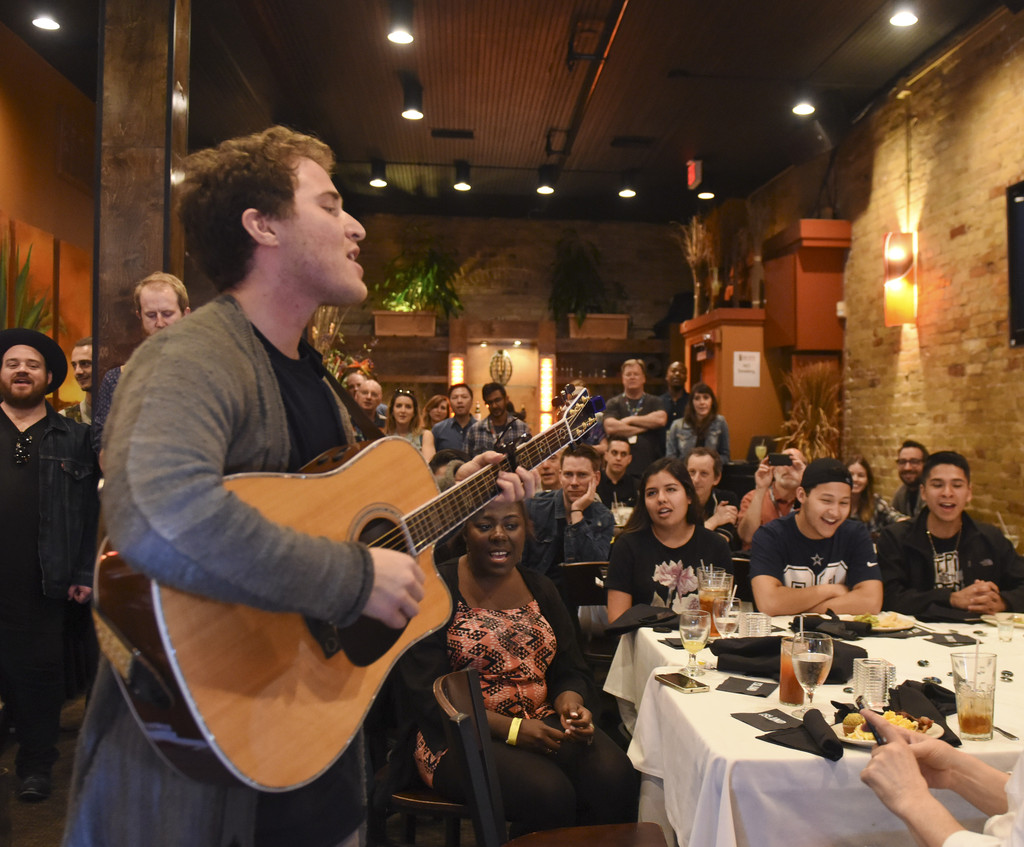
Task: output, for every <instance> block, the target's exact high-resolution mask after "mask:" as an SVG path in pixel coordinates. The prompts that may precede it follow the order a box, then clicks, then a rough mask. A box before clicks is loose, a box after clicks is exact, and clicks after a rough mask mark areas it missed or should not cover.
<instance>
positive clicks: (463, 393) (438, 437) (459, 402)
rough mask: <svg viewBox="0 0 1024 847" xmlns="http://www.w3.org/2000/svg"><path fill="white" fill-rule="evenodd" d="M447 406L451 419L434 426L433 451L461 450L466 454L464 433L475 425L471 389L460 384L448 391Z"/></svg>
mask: <svg viewBox="0 0 1024 847" xmlns="http://www.w3.org/2000/svg"><path fill="white" fill-rule="evenodd" d="M448 405H449V406H451V409H452V417H450V418H445V419H444V420H443V421H441V422H440V423H436V424H434V428H433V430H432V431H433V434H434V449H435V450H462V451H463V452H466V433H467V432H468V431H469V428H470V427H471V426H472V425H473V424H474V423H476V421H475V420H474V418H473V389H472V388H470V387H469V386H468V385H466V383H464V382H460V383H458V384H456V385H453V386H452V387H451V388H449V389H448Z"/></svg>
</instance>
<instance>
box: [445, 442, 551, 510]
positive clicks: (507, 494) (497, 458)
mask: <svg viewBox="0 0 1024 847" xmlns="http://www.w3.org/2000/svg"><path fill="white" fill-rule="evenodd" d="M504 458H505V454H504V453H498V452H495V451H494V450H486V451H484V452H483V453H481V454H480V455H479V456H474V457H473V458H472V459H470V460H469V461H468V462H466V463H465V464H463V465H462V466H461V467H460V468H459V469H458V470H457V471H456V472H455V480H456V482H461V481H462V480H464V479H467V478H468V477H470V476H472V475H473V474H475V473H476V472H477V471H481V470H483V469H484V468H486V467H487V466H488V465H496V464H498V463H499V462H501V461H502V460H503V459H504ZM497 482H498V494H497V496H496V497H495V499H496V500H497V501H498V502H500V503H512V502H514V501H516V500H527V499H529V498H530V497H532V496H533V494H534V492H535V491H536V490H537V481H536V478H535V476H534V474H533V473H531V472H530V471H528V470H526V468H523V467H518V468H516V470H515V473H511V472H508V471H501V472H500V473H499V474H498V480H497Z"/></svg>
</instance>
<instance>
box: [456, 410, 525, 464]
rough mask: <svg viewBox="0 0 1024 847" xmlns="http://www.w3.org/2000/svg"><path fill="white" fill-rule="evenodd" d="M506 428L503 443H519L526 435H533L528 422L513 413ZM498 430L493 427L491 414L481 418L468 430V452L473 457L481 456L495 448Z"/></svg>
mask: <svg viewBox="0 0 1024 847" xmlns="http://www.w3.org/2000/svg"><path fill="white" fill-rule="evenodd" d="M504 429H505V434H504V436H502V439H501V442H502V445H507V444H513V443H514V444H518V443H519V442H520V441H521V440H522V438H523V436H524V435H525V436H526V437H527V438H529V437H530V436H531V435H532V433H531V432H530V428H529V427H528V426H527V425H526V423H525V422H523V421H522V420H520V419H519V418H517V417H515V416H513V415H509V418H508V422H507V423H506V425H505V427H504ZM498 432H500V430H498ZM498 432H495V430H494V429H493V425H492V424H491V417H490V415H488V416H487V417H486V418H481V419H480V420H478V421H477V422H476V423H475V424H473V425H472V426H471V427H470V428H469V429H468V430H467V431H466V452H467V453H469V455H470V457H472V456H479V455H480V454H481V453H483V452H484V451H485V450H493V449H494V439H495V436H496V435H497V434H498Z"/></svg>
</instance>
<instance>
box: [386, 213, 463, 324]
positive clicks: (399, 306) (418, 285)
mask: <svg viewBox="0 0 1024 847" xmlns="http://www.w3.org/2000/svg"><path fill="white" fill-rule="evenodd" d="M405 238H406V244H405V246H404V247H403V249H402V251H401V252H400V253H399V254H398V255H397V256H395V257H394V258H393V259H392V260H391V261H390V262H388V263H387V265H386V266H385V268H384V278H383V279H382V280H381V281H380V282H379V283H377V284H376V285H374V293H375V294H376V296H377V299H378V300H379V302H380V304H381V305H382V306H383V307H384V309H386V310H387V311H375V312H374V313H373V318H374V332H375V333H376V334H377V335H433V334H434V332H435V328H436V323H437V315H438V313H440V314H442V315H443V316H444V317H445V318H446V319H447V318H450V317H457V316H458V315H459V313H460V312H462V308H463V307H462V300H461V299H460V298H459V292H458V291H457V290H456V288H455V278H456V276H457V275H458V272H459V261H458V259H457V258H456V256H455V253H454V252H452V251H451V250H447V249H445V248H444V247H443V246H441V245H440V244H438V242H437V240H436V239H435V238H434V236H432V235H431V234H429V233H427V232H425V231H424V230H421V229H419V228H416V227H412V228H410V229H409V230H407V231H406V235H405Z"/></svg>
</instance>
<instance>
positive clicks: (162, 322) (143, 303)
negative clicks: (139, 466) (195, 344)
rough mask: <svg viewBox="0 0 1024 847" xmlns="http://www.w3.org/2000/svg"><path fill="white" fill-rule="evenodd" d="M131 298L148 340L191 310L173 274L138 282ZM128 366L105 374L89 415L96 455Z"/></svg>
mask: <svg viewBox="0 0 1024 847" xmlns="http://www.w3.org/2000/svg"><path fill="white" fill-rule="evenodd" d="M132 297H133V298H134V299H135V315H136V317H138V319H139V321H140V322H141V323H142V332H143V334H144V335H145V336H146V337H147V338H148V337H149V336H151V335H154V334H156V333H157V332H160V330H163V329H167V327H169V326H170V325H171V324H174V323H177V322H178V321H180V320H181V319H182V318H183V317H185V315H187V314H188V313H189V312H190V311H191V309H189V307H188V292H187V291H186V290H185V283H183V282H182V281H181V280H180V279H178V278H177V277H176V276H174V275H173V274H166V273H163V272H162V271H158V272H157V273H152V274H150V275H149V276H147V277H145V278H144V279H141V280H139V281H138V282H137V283H136V284H135V290H134V291H133V292H132ZM127 367H128V365H119V366H117V367H114V368H111V369H110V370H109V371H107V372H106V373H105V374H104V375H103V381H102V382H101V383H100V390H99V391H98V392H97V394H96V404H95V407H94V409H93V416H92V445H93V447H94V448H95V449H96V452H97V453H99V452H100V450H101V449H102V448H103V428H104V426H105V425H106V422H107V415H108V414H110V404H111V403H112V402H113V401H114V390H115V389H116V388H117V383H118V380H120V379H121V375H122V374H123V373H124V371H125V368H127Z"/></svg>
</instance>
